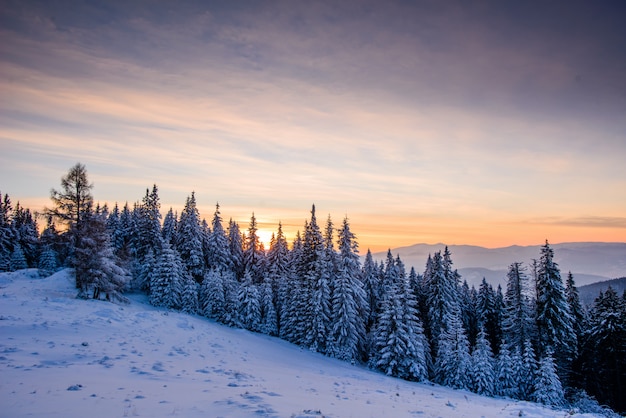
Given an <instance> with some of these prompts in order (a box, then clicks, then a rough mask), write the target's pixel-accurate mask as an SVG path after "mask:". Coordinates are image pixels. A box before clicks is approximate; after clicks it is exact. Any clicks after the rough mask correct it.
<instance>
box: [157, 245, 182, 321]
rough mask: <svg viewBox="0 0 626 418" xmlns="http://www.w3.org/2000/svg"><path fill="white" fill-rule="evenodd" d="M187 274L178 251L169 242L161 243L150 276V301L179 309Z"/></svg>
mask: <svg viewBox="0 0 626 418" xmlns="http://www.w3.org/2000/svg"><path fill="white" fill-rule="evenodd" d="M187 274H188V272H187V271H186V269H185V266H184V265H183V263H182V260H181V258H180V255H179V254H178V251H176V249H174V248H172V247H171V246H170V244H169V243H163V247H162V250H161V252H160V253H159V255H158V256H157V257H156V263H155V266H154V270H153V273H152V275H151V277H150V303H151V304H152V305H154V306H163V307H166V308H171V309H180V307H181V305H182V293H183V286H184V284H185V280H186V279H187Z"/></svg>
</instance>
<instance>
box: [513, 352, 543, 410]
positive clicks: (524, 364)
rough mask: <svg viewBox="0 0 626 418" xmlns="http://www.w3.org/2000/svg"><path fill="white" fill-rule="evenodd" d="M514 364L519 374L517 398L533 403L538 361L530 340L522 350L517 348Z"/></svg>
mask: <svg viewBox="0 0 626 418" xmlns="http://www.w3.org/2000/svg"><path fill="white" fill-rule="evenodd" d="M513 364H514V365H515V367H516V374H517V384H518V386H517V389H518V390H517V398H518V399H521V400H523V401H531V400H532V399H533V393H534V391H535V378H536V375H537V359H536V357H535V350H534V348H533V345H532V343H531V341H530V340H526V341H525V342H524V347H523V349H522V350H519V349H517V347H516V349H515V352H514V356H513Z"/></svg>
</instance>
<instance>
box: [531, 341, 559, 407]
mask: <svg viewBox="0 0 626 418" xmlns="http://www.w3.org/2000/svg"><path fill="white" fill-rule="evenodd" d="M532 398H533V400H534V401H535V402H538V403H542V404H544V405H551V406H556V407H561V406H563V405H564V404H565V396H564V392H563V387H562V386H561V381H560V380H559V376H558V375H557V374H556V366H555V364H554V359H553V358H552V350H551V349H549V348H548V349H547V350H546V353H545V354H544V356H543V357H542V359H541V361H540V362H539V369H538V370H537V376H536V378H535V391H534V393H533V396H532Z"/></svg>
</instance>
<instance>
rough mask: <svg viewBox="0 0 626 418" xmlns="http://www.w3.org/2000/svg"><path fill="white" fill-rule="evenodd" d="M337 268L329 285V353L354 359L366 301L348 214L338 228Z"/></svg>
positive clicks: (362, 337) (359, 344) (361, 337)
mask: <svg viewBox="0 0 626 418" xmlns="http://www.w3.org/2000/svg"><path fill="white" fill-rule="evenodd" d="M338 235H339V236H338V241H337V244H338V246H339V266H338V267H339V271H338V275H337V277H336V279H335V281H334V286H333V288H332V313H331V324H332V335H333V347H332V354H333V356H334V357H337V358H339V359H342V360H348V361H356V360H357V359H358V358H359V357H360V354H361V350H362V349H363V343H364V340H365V322H364V318H366V317H367V304H366V301H365V292H364V291H363V288H362V285H361V281H360V280H359V273H360V269H361V266H360V263H359V256H358V243H357V241H356V236H355V235H354V233H352V231H350V224H349V223H348V218H344V221H343V225H342V227H341V229H340V230H339V234H338Z"/></svg>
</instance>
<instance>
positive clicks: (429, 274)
mask: <svg viewBox="0 0 626 418" xmlns="http://www.w3.org/2000/svg"><path fill="white" fill-rule="evenodd" d="M451 265H452V261H451V259H450V253H449V251H448V248H447V247H446V249H445V252H444V256H443V257H442V255H441V253H439V252H437V253H435V255H434V256H433V258H432V262H431V265H430V266H428V268H427V271H425V272H424V284H425V290H426V301H427V305H428V307H429V309H428V319H429V321H428V322H429V327H430V332H431V348H432V349H433V350H434V351H435V352H436V353H439V351H438V348H437V345H438V343H439V339H440V338H439V335H440V334H441V333H443V332H444V331H446V330H447V329H448V327H449V324H450V322H451V321H453V320H457V319H458V320H461V318H460V315H461V309H460V305H459V300H460V297H459V290H458V282H457V279H458V277H457V275H456V272H453V271H452V268H451ZM456 317H458V318H456ZM465 338H467V337H466V336H465Z"/></svg>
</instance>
